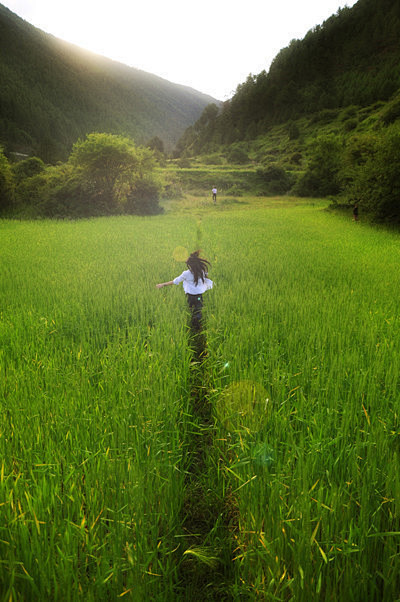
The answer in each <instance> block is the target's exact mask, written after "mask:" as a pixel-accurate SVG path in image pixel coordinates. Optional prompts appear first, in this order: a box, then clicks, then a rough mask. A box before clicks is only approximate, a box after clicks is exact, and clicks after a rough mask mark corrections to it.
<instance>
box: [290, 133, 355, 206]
mask: <svg viewBox="0 0 400 602" xmlns="http://www.w3.org/2000/svg"><path fill="white" fill-rule="evenodd" d="M342 162H343V143H342V141H341V139H340V138H338V137H337V136H335V135H333V134H330V135H327V136H318V138H316V139H315V141H314V142H313V143H312V144H311V147H310V159H309V162H308V165H307V169H306V172H305V173H304V174H303V176H302V177H301V178H300V179H299V181H298V182H297V184H296V186H295V188H294V192H295V194H298V195H300V196H312V197H317V196H321V197H324V196H329V195H335V194H338V193H339V192H340V188H341V180H340V170H341V168H342Z"/></svg>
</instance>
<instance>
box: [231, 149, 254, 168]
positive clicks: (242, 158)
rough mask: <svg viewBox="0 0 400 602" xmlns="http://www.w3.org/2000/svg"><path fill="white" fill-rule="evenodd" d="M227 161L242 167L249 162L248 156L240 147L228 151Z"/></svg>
mask: <svg viewBox="0 0 400 602" xmlns="http://www.w3.org/2000/svg"><path fill="white" fill-rule="evenodd" d="M227 159H228V161H229V162H230V163H236V164H238V165H244V164H245V163H248V162H249V156H248V154H247V153H246V151H245V150H243V149H242V148H240V147H233V148H231V149H229V151H228V154H227Z"/></svg>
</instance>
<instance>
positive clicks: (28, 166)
mask: <svg viewBox="0 0 400 602" xmlns="http://www.w3.org/2000/svg"><path fill="white" fill-rule="evenodd" d="M45 167H46V166H45V164H44V163H43V161H42V159H39V157H28V159H23V160H22V161H18V163H15V164H14V165H13V166H12V171H13V174H14V179H15V183H16V184H17V185H18V184H20V183H21V182H22V181H23V180H25V179H26V178H31V177H32V176H36V175H37V174H39V173H41V172H42V171H44V169H45Z"/></svg>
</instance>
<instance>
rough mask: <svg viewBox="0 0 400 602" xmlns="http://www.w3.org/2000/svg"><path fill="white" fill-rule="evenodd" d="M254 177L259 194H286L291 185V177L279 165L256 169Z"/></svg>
mask: <svg viewBox="0 0 400 602" xmlns="http://www.w3.org/2000/svg"><path fill="white" fill-rule="evenodd" d="M255 178H256V186H257V189H258V193H259V194H266V195H269V194H286V193H287V192H288V191H289V190H290V188H291V187H292V185H293V181H292V179H291V177H290V176H289V174H288V173H287V172H286V171H285V170H284V169H283V167H281V166H280V165H269V166H268V167H265V168H263V169H257V171H256V174H255Z"/></svg>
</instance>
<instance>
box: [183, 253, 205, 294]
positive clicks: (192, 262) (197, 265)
mask: <svg viewBox="0 0 400 602" xmlns="http://www.w3.org/2000/svg"><path fill="white" fill-rule="evenodd" d="M186 265H187V267H188V268H189V270H190V271H191V272H192V274H193V278H194V283H195V285H196V286H197V285H198V283H199V279H200V278H201V280H202V281H203V282H204V278H205V277H206V276H207V269H208V266H211V264H210V262H209V261H207V259H202V258H201V257H200V251H194V252H193V253H191V254H190V256H189V257H188V259H187V260H186Z"/></svg>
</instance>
